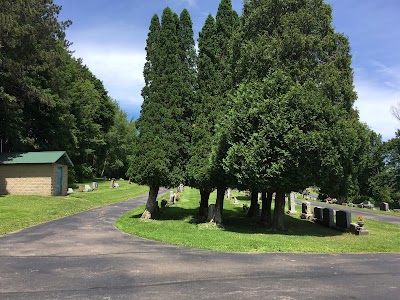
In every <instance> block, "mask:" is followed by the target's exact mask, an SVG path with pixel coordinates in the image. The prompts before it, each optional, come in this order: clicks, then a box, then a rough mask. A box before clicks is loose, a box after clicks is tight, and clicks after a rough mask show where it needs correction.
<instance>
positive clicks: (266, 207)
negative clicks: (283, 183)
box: [261, 191, 273, 227]
mask: <svg viewBox="0 0 400 300" xmlns="http://www.w3.org/2000/svg"><path fill="white" fill-rule="evenodd" d="M272 194H273V193H272V192H266V191H263V192H262V193H261V201H262V208H261V225H262V226H265V227H271V226H272V218H271V204H272Z"/></svg>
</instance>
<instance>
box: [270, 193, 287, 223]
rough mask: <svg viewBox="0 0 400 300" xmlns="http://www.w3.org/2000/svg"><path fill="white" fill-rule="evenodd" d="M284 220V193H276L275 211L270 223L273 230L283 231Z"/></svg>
mask: <svg viewBox="0 0 400 300" xmlns="http://www.w3.org/2000/svg"><path fill="white" fill-rule="evenodd" d="M284 218H285V192H284V191H277V192H276V194H275V209H274V219H273V221H272V228H273V229H275V230H284V229H285V226H284Z"/></svg>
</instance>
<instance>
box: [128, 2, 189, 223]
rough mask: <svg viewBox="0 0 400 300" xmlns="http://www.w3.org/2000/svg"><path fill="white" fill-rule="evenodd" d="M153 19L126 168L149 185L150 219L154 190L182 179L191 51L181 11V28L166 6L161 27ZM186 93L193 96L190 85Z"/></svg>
mask: <svg viewBox="0 0 400 300" xmlns="http://www.w3.org/2000/svg"><path fill="white" fill-rule="evenodd" d="M185 15H186V16H185ZM157 19H158V18H157V17H156V16H154V17H153V18H152V21H151V25H150V30H149V34H148V39H147V47H146V51H147V61H146V65H145V70H144V76H145V82H146V86H145V87H144V88H143V91H142V95H143V98H144V101H143V105H142V111H141V116H140V118H139V120H138V122H137V126H138V132H139V135H138V137H137V139H136V140H135V147H134V149H133V153H132V156H131V157H132V159H131V162H130V167H129V170H128V175H129V176H130V177H131V178H133V180H134V181H135V182H138V183H140V184H146V185H148V186H149V187H150V192H149V198H148V201H147V205H146V210H145V212H144V213H143V215H142V218H155V217H156V215H157V208H158V206H157V203H156V197H157V193H158V189H159V187H160V186H169V187H172V186H177V185H178V184H180V183H182V182H184V181H185V171H186V163H187V151H188V150H187V149H188V143H189V139H188V134H187V132H188V131H189V122H188V121H189V119H188V116H187V104H188V103H187V102H186V101H188V100H187V99H186V98H185V96H188V95H189V96H190V95H191V94H190V92H189V89H190V85H191V83H190V81H191V80H188V79H187V78H186V79H185V78H184V77H183V76H185V75H187V74H191V71H190V70H187V68H188V67H189V65H190V64H189V59H188V57H189V56H190V55H188V53H190V48H191V45H190V44H191V42H190V37H189V36H190V29H189V28H188V26H190V23H191V22H190V18H188V14H186V13H183V14H182V22H183V23H184V25H181V24H180V20H179V17H178V16H177V15H176V14H175V13H173V12H172V11H171V9H170V8H168V7H167V8H166V9H164V11H163V15H162V18H161V26H160V24H159V23H158V22H157ZM183 37H184V39H183ZM185 52H186V55H183V54H184V53H185ZM183 57H184V58H185V59H183ZM185 68H186V69H185ZM191 91H192V92H194V91H193V87H191Z"/></svg>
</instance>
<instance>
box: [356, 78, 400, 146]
mask: <svg viewBox="0 0 400 300" xmlns="http://www.w3.org/2000/svg"><path fill="white" fill-rule="evenodd" d="M390 82H391V83H392V82H393V81H390ZM355 88H356V91H357V93H358V100H357V101H356V103H355V107H356V108H358V110H359V112H360V120H361V121H362V122H364V123H366V124H367V125H368V126H369V127H370V128H371V129H372V130H373V131H375V132H376V133H379V134H381V135H382V137H383V139H384V140H388V139H390V138H392V137H394V135H395V132H396V131H397V129H398V128H400V123H399V121H398V120H397V119H396V118H395V117H394V116H393V114H392V112H391V107H392V106H396V105H397V103H398V102H399V101H400V89H399V88H397V89H394V88H392V87H391V85H390V86H388V85H386V84H384V83H382V84H378V83H376V82H375V81H373V80H368V79H357V78H356V80H355Z"/></svg>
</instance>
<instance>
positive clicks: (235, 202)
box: [233, 197, 239, 205]
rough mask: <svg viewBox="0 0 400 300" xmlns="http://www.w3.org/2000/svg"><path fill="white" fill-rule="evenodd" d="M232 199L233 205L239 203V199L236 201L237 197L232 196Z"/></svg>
mask: <svg viewBox="0 0 400 300" xmlns="http://www.w3.org/2000/svg"><path fill="white" fill-rule="evenodd" d="M233 199H234V200H233V205H239V201H238V199H237V198H236V197H235V198H233Z"/></svg>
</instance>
